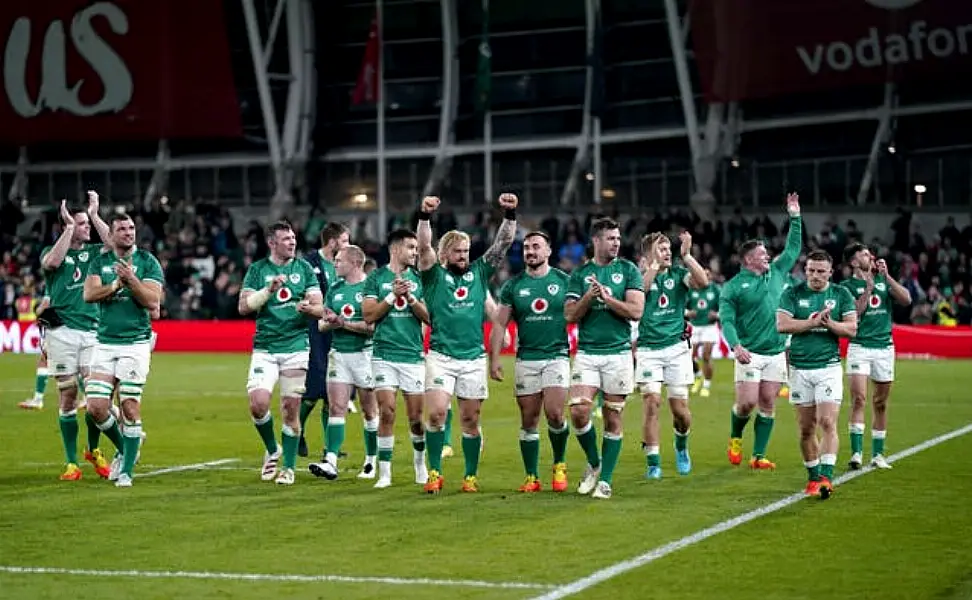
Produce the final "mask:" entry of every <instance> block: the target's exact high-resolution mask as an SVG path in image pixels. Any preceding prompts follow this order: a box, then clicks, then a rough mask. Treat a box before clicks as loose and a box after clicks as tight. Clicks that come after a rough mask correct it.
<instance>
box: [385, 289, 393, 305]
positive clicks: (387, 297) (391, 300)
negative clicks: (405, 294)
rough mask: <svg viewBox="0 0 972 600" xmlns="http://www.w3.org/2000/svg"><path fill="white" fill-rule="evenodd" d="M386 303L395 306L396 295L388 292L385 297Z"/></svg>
mask: <svg viewBox="0 0 972 600" xmlns="http://www.w3.org/2000/svg"><path fill="white" fill-rule="evenodd" d="M385 302H387V303H388V305H389V306H395V293H394V292H388V294H387V295H385Z"/></svg>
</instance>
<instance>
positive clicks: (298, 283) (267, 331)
mask: <svg viewBox="0 0 972 600" xmlns="http://www.w3.org/2000/svg"><path fill="white" fill-rule="evenodd" d="M277 275H285V276H286V278H287V279H286V281H285V282H284V284H283V286H281V288H280V289H278V290H277V292H276V293H275V294H272V295H271V296H270V300H268V301H267V303H266V304H264V305H263V306H262V307H260V310H259V311H257V315H256V335H255V336H254V338H253V350H254V351H259V352H267V353H270V354H290V353H292V352H303V351H304V350H307V349H308V348H309V347H310V341H309V339H308V337H307V317H305V316H304V315H302V314H300V313H299V312H297V303H298V302H300V301H301V300H303V299H304V298H305V297H306V295H307V294H308V293H310V292H315V291H316V292H320V291H321V288H320V285H319V284H318V282H317V275H316V274H315V273H314V269H313V268H312V267H311V265H310V263H308V262H307V261H306V260H304V259H303V258H293V259H291V260H288V261H287V262H286V263H284V264H282V265H278V264H275V263H273V262H272V261H271V260H270V258H269V257H267V258H262V259H260V260H258V261H256V262H255V263H253V264H252V265H250V268H249V269H247V271H246V276H245V277H244V278H243V289H244V290H250V291H253V292H257V291H260V290H261V289H263V288H265V287H267V286H268V285H269V283H270V281H272V280H273V278H274V277H276V276H277Z"/></svg>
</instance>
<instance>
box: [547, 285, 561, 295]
mask: <svg viewBox="0 0 972 600" xmlns="http://www.w3.org/2000/svg"><path fill="white" fill-rule="evenodd" d="M559 291H560V286H559V285H557V284H556V283H551V284H550V285H548V286H547V293H548V294H550V295H551V296H556V295H557V292H559Z"/></svg>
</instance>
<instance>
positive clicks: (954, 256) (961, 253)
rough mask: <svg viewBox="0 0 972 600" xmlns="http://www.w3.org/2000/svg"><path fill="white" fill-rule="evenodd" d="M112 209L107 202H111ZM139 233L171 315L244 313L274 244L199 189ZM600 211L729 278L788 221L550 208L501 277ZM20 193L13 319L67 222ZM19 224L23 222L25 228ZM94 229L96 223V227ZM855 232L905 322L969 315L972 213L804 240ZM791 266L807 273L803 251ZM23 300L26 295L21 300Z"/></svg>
mask: <svg viewBox="0 0 972 600" xmlns="http://www.w3.org/2000/svg"><path fill="white" fill-rule="evenodd" d="M107 210H110V209H103V212H106V211H107ZM132 214H133V217H134V218H135V222H136V225H137V228H138V229H137V236H138V243H139V245H141V246H142V247H144V248H146V249H149V250H151V251H152V252H153V253H155V255H156V256H157V257H158V258H159V260H160V262H161V263H162V266H163V268H164V270H165V274H166V302H165V306H164V308H163V318H168V319H237V318H240V317H239V315H238V314H237V311H236V305H237V298H238V295H239V292H240V285H241V283H242V280H243V276H244V274H245V273H246V269H247V268H248V267H249V265H250V264H251V263H252V262H253V261H254V260H258V259H260V258H262V257H263V256H265V255H266V253H267V245H266V240H265V237H264V224H263V223H260V222H257V221H256V220H250V221H247V222H241V221H237V220H236V219H234V217H233V215H232V214H231V212H230V211H229V210H228V209H227V208H226V207H225V206H219V205H217V204H215V203H208V202H204V201H200V200H197V201H196V202H187V201H185V200H181V201H178V202H174V203H173V202H169V201H168V199H165V198H163V199H161V200H158V201H155V202H152V203H151V204H150V205H149V207H148V208H147V209H145V210H136V211H133V213H132ZM598 216H611V217H614V218H616V219H618V220H619V221H620V222H621V227H622V233H623V239H624V244H623V247H622V253H623V255H624V256H625V257H628V258H631V259H637V258H638V250H639V244H638V241H639V240H640V238H641V236H643V235H644V234H646V233H648V232H652V231H665V232H668V233H669V234H670V235H671V236H672V237H673V239H675V236H677V234H678V232H680V231H682V230H686V229H687V230H688V231H690V232H691V233H692V235H693V252H694V253H695V255H696V257H697V258H698V259H700V260H701V261H702V263H703V264H704V265H706V266H707V267H708V268H709V269H711V271H712V274H713V279H714V280H715V281H716V282H719V283H721V282H723V281H725V280H727V279H728V278H730V277H732V276H733V275H734V274H735V273H736V272H738V270H739V256H738V254H737V252H736V250H737V248H738V247H739V245H740V243H741V242H743V241H745V240H747V239H750V238H759V239H762V240H765V241H766V243H767V244H768V246H769V247H770V248H772V251H773V253H774V254H775V253H777V252H779V251H781V250H782V247H783V244H784V241H785V237H786V233H787V228H788V224H787V221H786V219H785V217H782V216H778V215H777V216H771V215H769V214H764V215H762V216H760V217H759V218H750V219H747V218H745V217H744V216H743V215H742V214H741V212H740V211H738V210H736V211H734V212H733V213H732V214H729V215H717V218H716V219H714V220H711V221H702V220H701V219H699V217H698V216H697V215H695V214H694V213H692V212H689V211H686V210H685V209H671V210H669V211H667V212H664V213H663V212H654V213H648V212H646V213H642V214H641V215H631V216H622V215H618V214H616V213H614V214H608V215H602V214H599V213H594V212H591V213H588V214H585V215H559V216H555V215H552V214H551V215H549V216H547V217H545V218H537V219H531V218H529V217H525V218H521V222H520V225H521V227H520V230H519V233H518V236H517V240H516V242H514V244H513V247H512V248H511V249H510V252H509V255H508V257H507V262H506V265H505V266H504V267H503V268H501V269H500V270H499V272H498V273H497V275H496V277H495V279H494V281H493V282H492V283H493V285H494V287H495V288H498V287H499V286H500V285H502V283H503V282H504V281H505V280H506V279H507V278H509V277H510V276H511V275H514V274H516V273H518V272H520V271H521V270H522V269H523V257H522V247H521V241H522V239H523V236H524V234H525V233H527V232H528V231H530V230H531V229H541V230H543V231H545V232H546V233H547V234H548V235H549V236H550V238H551V240H552V241H553V246H554V248H553V256H552V257H551V263H552V264H554V265H556V266H558V267H559V268H561V269H563V270H564V271H568V272H569V271H571V270H572V269H573V268H574V267H575V266H577V265H578V264H580V263H581V262H582V261H584V260H585V259H586V255H587V252H588V249H589V243H588V231H589V230H590V224H591V221H592V220H593V219H594V218H596V217H598ZM416 218H417V215H415V214H412V215H411V217H409V216H408V215H399V216H395V217H392V219H391V222H390V223H389V224H388V225H389V230H392V229H394V228H395V227H402V226H403V227H410V228H414V227H415V223H416ZM25 219H26V217H25V216H24V214H23V213H22V212H21V211H20V209H19V207H18V206H17V205H16V204H15V203H12V202H9V201H8V202H5V203H4V204H3V206H2V208H0V256H2V262H0V284H2V296H0V317H2V318H4V319H17V318H18V317H19V316H22V317H25V318H26V316H27V313H29V311H30V306H31V303H30V302H29V299H31V298H40V297H41V296H43V294H44V285H43V278H42V276H41V273H40V270H39V264H40V261H39V254H40V251H41V249H42V248H43V247H44V246H46V245H49V244H52V243H53V242H54V240H56V239H57V237H58V236H59V235H60V232H61V226H60V222H59V219H58V213H57V210H56V208H55V207H52V208H51V209H49V210H47V211H45V212H43V213H42V214H41V216H40V217H39V218H38V219H36V220H35V221H34V222H33V223H32V224H30V223H27V222H25ZM500 219H501V215H500V214H499V213H495V212H490V211H480V212H477V213H473V214H468V215H457V214H455V213H453V212H452V211H451V210H449V209H448V208H446V209H444V210H443V211H442V212H440V213H438V214H436V215H435V219H434V221H433V228H434V231H435V232H444V231H447V230H449V229H455V228H458V229H462V230H464V231H466V232H467V233H469V235H470V237H471V239H472V247H471V254H472V256H473V257H474V258H475V257H477V256H479V255H481V254H482V253H483V252H484V251H485V249H486V248H487V247H488V246H489V244H490V242H491V240H492V237H493V235H494V233H495V230H496V227H497V225H498V223H499V220H500ZM373 221H374V219H373V217H372V218H370V219H369V218H361V219H357V220H355V221H353V222H351V223H346V224H347V225H348V226H349V227H350V229H351V236H352V241H353V243H356V244H358V245H360V246H361V247H362V248H363V249H364V250H365V252H366V254H367V255H368V256H369V257H370V258H372V259H373V260H374V263H375V264H379V265H381V264H384V263H385V262H387V248H386V247H385V245H384V244H382V243H381V242H379V241H377V240H375V239H373V238H374V234H373V232H374V230H375V227H374V222H373ZM326 223H327V217H326V215H325V214H324V213H322V212H319V211H315V212H313V213H311V215H310V217H309V218H307V219H306V220H304V222H295V223H294V227H295V230H296V231H297V237H298V247H299V251H300V252H301V253H306V252H310V251H313V250H314V249H316V248H317V247H318V245H319V242H318V236H319V234H320V231H321V229H323V227H324V225H325V224H326ZM18 231H19V234H18ZM92 235H93V237H94V239H93V240H92V241H97V233H95V232H92ZM854 241H860V242H864V243H867V244H868V245H869V246H870V247H871V248H872V250H873V251H874V253H875V254H876V255H877V256H879V257H881V258H884V259H886V260H887V261H888V264H889V269H890V272H891V273H892V274H894V275H895V277H896V278H897V279H898V281H899V282H900V283H901V284H902V285H904V286H905V287H907V288H908V290H909V291H910V292H911V294H912V297H913V298H915V302H914V304H913V305H912V306H911V307H896V310H895V313H894V318H895V321H896V322H898V323H913V324H939V325H957V324H964V325H968V324H972V295H970V292H969V284H970V277H969V272H970V269H972V264H970V257H972V225H966V226H964V227H963V228H959V227H958V226H957V225H956V224H955V220H954V218H950V219H948V222H947V225H946V226H945V227H944V228H942V229H941V230H940V231H938V232H927V233H926V232H922V231H921V227H920V225H919V224H918V223H916V222H915V219H914V217H913V215H912V214H911V213H910V212H907V211H903V210H901V211H899V213H898V215H897V218H896V219H895V221H894V222H893V223H892V226H891V228H890V230H889V231H888V232H887V233H886V235H885V236H883V237H880V236H879V237H873V238H872V239H863V234H862V233H861V231H860V230H859V229H858V226H857V224H856V223H855V222H854V221H853V220H848V221H846V222H844V223H839V222H837V220H836V218H833V219H831V220H828V221H827V222H826V224H825V225H824V227H823V228H822V229H821V230H820V231H808V230H807V228H804V240H803V242H804V251H805V252H806V251H807V250H809V249H813V248H821V249H823V250H826V251H827V252H828V253H830V255H831V256H832V257H834V259H835V263H836V264H838V265H839V263H840V262H841V259H842V255H843V249H844V247H845V246H846V245H847V244H848V243H850V242H854ZM793 275H794V276H795V277H796V278H798V279H802V278H803V260H802V259H801V261H800V263H799V264H798V265H797V266H796V268H795V269H794V271H793ZM848 275H849V271H848V270H847V268H846V267H841V266H837V267H835V273H834V279H835V280H837V281H839V280H841V279H842V278H844V277H847V276H848ZM18 300H19V302H18Z"/></svg>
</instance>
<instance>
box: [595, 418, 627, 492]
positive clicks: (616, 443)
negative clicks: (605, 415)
mask: <svg viewBox="0 0 972 600" xmlns="http://www.w3.org/2000/svg"><path fill="white" fill-rule="evenodd" d="M621 437H622V436H621V434H618V433H608V432H607V431H605V432H604V440H603V441H602V442H601V455H602V456H603V459H602V461H601V478H600V479H601V481H603V482H605V483H607V484H609V485H610V483H611V479H612V478H613V477H614V467H616V466H617V464H618V457H620V456H621Z"/></svg>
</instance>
